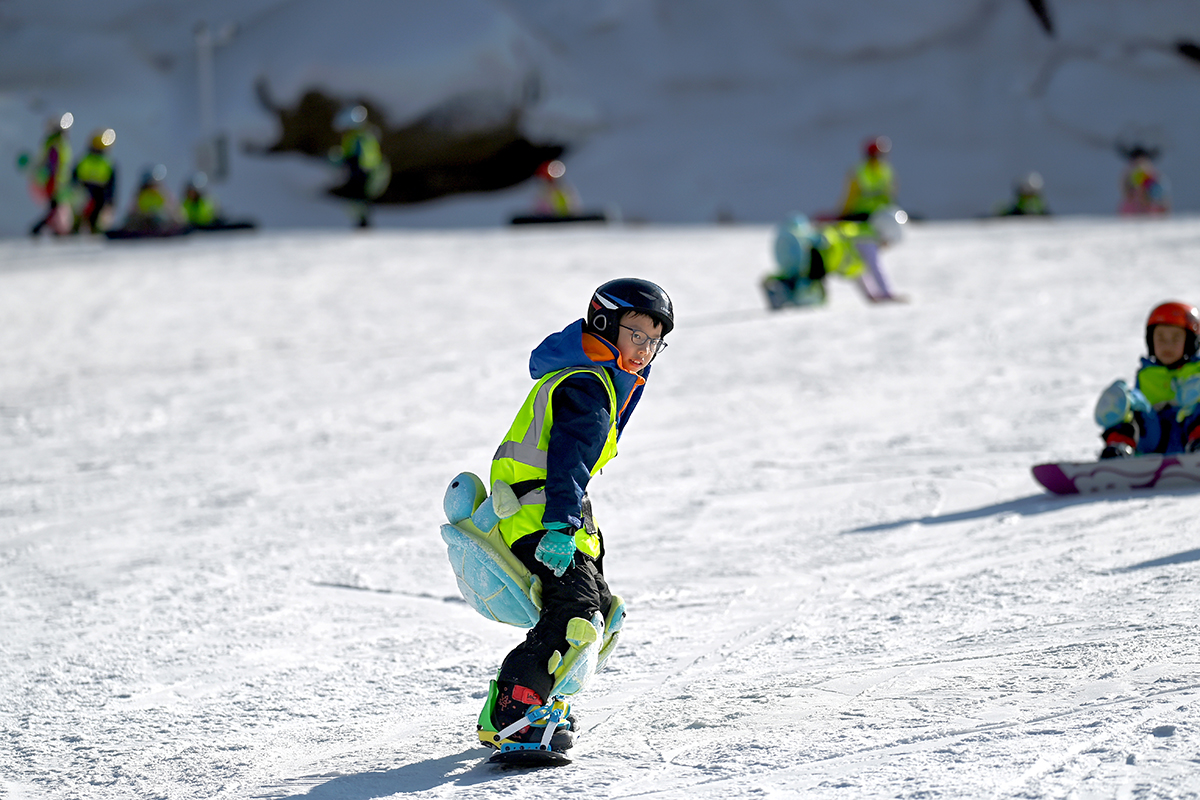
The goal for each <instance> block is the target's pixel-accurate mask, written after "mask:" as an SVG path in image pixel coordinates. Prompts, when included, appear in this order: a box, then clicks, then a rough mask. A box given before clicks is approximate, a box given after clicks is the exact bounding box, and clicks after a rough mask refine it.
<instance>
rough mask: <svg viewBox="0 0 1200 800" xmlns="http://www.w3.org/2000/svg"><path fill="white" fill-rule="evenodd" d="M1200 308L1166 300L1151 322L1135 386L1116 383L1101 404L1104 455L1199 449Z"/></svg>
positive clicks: (1098, 420) (1099, 419)
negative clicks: (1199, 354)
mask: <svg viewBox="0 0 1200 800" xmlns="http://www.w3.org/2000/svg"><path fill="white" fill-rule="evenodd" d="M1198 347H1200V311H1198V310H1197V309H1196V307H1195V306H1191V305H1188V304H1187V303H1179V302H1169V303H1162V304H1161V305H1159V306H1157V307H1155V308H1154V310H1153V311H1151V312H1150V317H1149V318H1148V319H1147V320H1146V348H1147V350H1148V351H1149V357H1146V358H1143V359H1142V365H1141V368H1140V369H1138V372H1137V378H1136V380H1135V382H1134V383H1135V385H1134V386H1133V387H1130V386H1128V385H1127V384H1126V383H1125V381H1120V380H1119V381H1116V382H1115V383H1113V384H1112V385H1111V386H1109V387H1108V388H1107V389H1105V390H1104V393H1103V394H1101V395H1100V399H1099V401H1097V403H1096V423H1097V424H1098V425H1100V427H1101V428H1103V429H1104V432H1103V433H1102V434H1101V436H1102V437H1103V439H1104V450H1103V451H1102V452H1101V453H1100V457H1101V458H1119V457H1123V456H1132V455H1137V454H1142V453H1182V452H1194V451H1197V450H1200V358H1198V357H1197V355H1198V349H1197V348H1198Z"/></svg>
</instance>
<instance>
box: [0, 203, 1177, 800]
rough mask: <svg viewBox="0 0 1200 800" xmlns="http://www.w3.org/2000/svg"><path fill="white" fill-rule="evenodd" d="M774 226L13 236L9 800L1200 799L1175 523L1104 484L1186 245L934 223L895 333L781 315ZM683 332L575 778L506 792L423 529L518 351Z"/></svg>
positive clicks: (620, 496)
mask: <svg viewBox="0 0 1200 800" xmlns="http://www.w3.org/2000/svg"><path fill="white" fill-rule="evenodd" d="M770 242H771V231H770V229H769V228H768V227H766V226H729V227H700V226H697V227H643V228H633V227H629V228H625V227H609V228H576V229H571V230H568V229H553V230H520V229H514V230H501V229H492V230H465V231H455V232H448V231H432V232H431V231H424V232H422V231H407V232H405V231H388V232H385V231H373V232H368V233H365V234H355V233H351V232H345V233H342V232H335V233H330V232H326V233H308V234H296V233H282V232H273V233H259V234H253V233H251V234H224V235H211V236H210V237H209V238H202V237H201V236H200V235H193V236H191V237H186V238H184V239H180V240H177V241H163V242H153V243H137V244H118V243H104V242H96V241H71V242H41V243H32V242H27V241H23V240H9V241H0V265H2V266H0V318H3V319H4V321H5V323H4V325H3V326H0V385H2V386H3V387H4V391H3V395H2V396H0V708H2V709H3V710H4V712H3V714H2V715H0V795H4V796H6V797H9V798H12V799H13V800H33V799H34V798H37V799H39V800H40V799H41V798H48V799H50V800H57V799H59V798H62V799H63V800H66V799H67V798H95V799H96V800H127V799H128V798H169V799H171V800H175V799H176V798H178V800H195V799H196V798H228V799H230V800H232V799H233V798H275V799H276V800H278V799H279V798H313V799H314V800H368V798H447V797H455V798H496V797H512V798H525V797H528V798H547V797H555V796H561V795H563V794H585V795H586V796H588V797H607V798H632V797H637V798H689V800H701V799H704V798H730V797H749V796H755V797H795V796H801V795H802V796H805V797H818V798H850V797H853V798H863V797H888V798H892V797H905V798H916V797H923V798H929V797H942V798H958V797H996V798H1016V797H1021V798H1027V797H1073V798H1113V797H1117V798H1126V797H1139V798H1150V797H1164V798H1165V797H1195V796H1197V794H1198V793H1200V769H1198V768H1197V763H1198V761H1200V724H1198V721H1200V715H1198V713H1197V712H1198V711H1200V624H1198V621H1197V606H1196V597H1197V595H1198V591H1200V580H1198V579H1197V574H1198V571H1200V549H1198V548H1200V535H1198V533H1197V531H1198V528H1200V526H1198V525H1197V514H1198V512H1200V497H1198V496H1197V494H1195V493H1186V492H1156V493H1141V494H1123V495H1112V496H1088V497H1081V498H1075V499H1069V498H1059V497H1054V496H1050V495H1047V494H1045V493H1044V492H1043V491H1042V490H1041V489H1040V488H1039V487H1038V486H1037V485H1036V484H1035V483H1034V482H1033V480H1032V479H1031V477H1030V474H1029V468H1030V466H1031V465H1032V464H1035V463H1038V462H1041V461H1045V460H1051V459H1064V458H1074V459H1080V458H1088V457H1091V456H1093V455H1094V454H1095V453H1096V452H1097V451H1098V449H1099V444H1100V443H1099V439H1098V438H1097V436H1096V433H1097V431H1096V428H1095V425H1094V424H1093V422H1092V420H1091V410H1092V405H1093V403H1094V401H1095V397H1096V395H1097V394H1098V393H1099V392H1100V391H1101V390H1102V389H1103V388H1104V387H1105V386H1106V385H1107V384H1108V383H1109V382H1111V381H1112V380H1114V379H1115V378H1118V377H1124V378H1126V379H1130V378H1132V375H1133V371H1134V369H1135V367H1136V364H1137V359H1138V357H1139V355H1140V354H1141V352H1142V350H1143V342H1142V336H1143V330H1142V326H1143V324H1144V320H1145V317H1146V314H1147V312H1148V311H1149V309H1150V308H1151V307H1152V306H1153V305H1154V304H1156V303H1157V302H1160V301H1162V300H1167V299H1183V300H1190V301H1192V302H1195V301H1196V300H1200V296H1198V294H1197V284H1196V274H1197V273H1196V264H1197V263H1200V219H1197V218H1176V219H1171V220H1154V221H1127V220H1126V221H1118V220H1112V219H1100V218H1094V219H1093V218H1074V219H1066V218H1064V219H1056V220H1025V221H1019V220H1003V221H995V222H990V223H989V222H957V223H952V222H944V223H927V224H925V225H921V226H916V227H912V230H910V231H909V233H908V235H907V237H906V239H905V240H904V241H903V242H901V243H900V244H899V245H897V246H896V247H894V248H893V249H891V250H889V251H887V252H885V253H884V256H883V263H884V266H885V268H886V270H887V271H888V272H889V273H890V276H891V278H892V280H893V281H894V283H895V284H896V286H897V287H898V289H899V290H900V291H902V292H904V293H905V294H907V295H908V296H909V298H910V302H908V303H903V304H890V305H868V304H867V303H865V302H864V301H863V300H862V298H861V297H860V296H859V295H858V294H857V292H856V291H855V289H854V287H853V286H852V285H850V284H848V283H844V282H834V283H832V284H831V286H830V289H831V297H830V301H829V303H828V304H827V305H826V306H825V307H823V308H820V309H816V310H809V311H793V312H780V313H769V312H767V311H766V310H764V303H763V302H762V298H761V297H760V295H759V292H758V287H757V282H758V280H759V278H760V277H761V276H762V275H763V274H764V273H765V272H766V271H767V270H768V268H769V266H770V263H769V251H770ZM624 275H633V276H641V277H646V278H649V279H651V280H654V281H656V282H658V283H660V284H661V285H662V286H664V287H665V288H666V289H667V290H668V291H669V292H670V293H671V295H672V297H673V299H674V301H675V304H676V308H677V326H676V329H675V331H674V333H673V334H672V335H671V337H670V345H671V346H670V349H669V350H667V351H665V352H664V353H663V354H662V356H661V357H660V359H659V360H658V363H656V364H655V368H654V374H653V375H652V377H651V381H650V384H649V386H648V391H647V393H646V396H645V398H644V399H643V402H642V405H641V406H640V407H639V409H638V411H637V413H636V414H635V416H634V418H633V421H632V423H631V424H630V426H629V428H628V430H627V431H626V435H625V436H624V438H623V440H622V443H621V449H622V453H621V456H620V457H619V458H618V459H617V460H616V461H614V462H613V463H612V464H611V465H609V467H608V468H606V469H605V470H604V473H603V475H601V476H600V477H598V478H597V479H596V480H595V481H594V482H593V484H592V495H593V498H594V502H595V505H596V508H597V513H598V517H599V519H600V521H601V523H602V525H603V528H604V530H605V533H606V537H607V539H606V540H607V543H608V548H609V553H608V556H607V559H606V570H607V573H608V576H609V579H610V582H611V584H612V586H613V587H614V589H615V591H617V592H618V593H619V594H621V595H622V596H623V597H624V598H625V599H626V601H627V603H628V607H629V619H628V621H627V624H626V627H625V633H624V638H623V640H622V643H621V646H620V648H619V649H618V651H617V653H616V655H615V656H614V657H613V660H612V661H611V662H610V665H609V668H608V670H607V671H606V672H605V673H603V674H602V675H600V676H598V677H597V679H596V680H595V681H594V682H593V684H592V686H591V688H589V690H588V691H587V692H586V693H584V694H583V695H581V696H579V697H578V699H577V703H576V710H577V713H578V715H579V718H580V724H581V728H582V736H581V739H580V741H579V743H578V746H577V747H576V749H575V750H574V754H575V758H576V760H575V763H574V764H573V765H571V766H569V767H565V768H562V769H557V770H547V771H540V772H505V771H501V770H500V769H499V768H496V767H493V766H490V765H488V764H487V763H486V759H487V756H488V751H487V750H485V749H484V748H482V747H481V746H479V745H478V743H477V742H476V740H475V718H476V715H477V714H478V711H479V708H480V706H481V705H482V703H483V700H484V694H485V690H486V686H487V682H488V679H489V678H490V677H492V675H493V674H494V671H495V669H496V667H497V665H498V664H499V662H500V659H501V658H502V657H503V655H504V654H505V653H506V652H507V650H508V649H509V648H510V647H512V646H513V645H514V644H515V643H516V642H517V641H519V639H520V637H521V636H522V635H523V634H522V632H521V631H520V630H517V629H515V628H509V627H505V626H502V625H499V624H497V623H493V622H488V621H486V620H485V619H483V618H482V617H481V616H479V615H478V614H476V613H475V612H474V611H473V610H471V609H470V608H469V607H468V606H467V605H466V604H465V603H464V602H462V600H461V599H460V598H459V597H458V594H457V590H456V586H455V582H454V577H453V575H452V573H451V570H450V566H449V563H448V561H447V560H446V554H445V547H444V545H443V543H442V541H441V539H440V537H439V535H438V527H439V525H440V524H441V523H442V521H443V517H442V512H441V498H442V493H443V490H444V488H445V486H446V484H447V483H448V482H449V480H450V479H451V478H452V477H453V476H454V475H455V474H456V473H458V472H460V471H462V470H471V471H474V472H476V473H478V474H480V475H486V474H487V470H488V465H489V461H490V458H491V455H492V452H493V450H494V448H495V446H496V444H497V443H498V441H499V438H500V436H501V435H502V433H503V431H504V430H506V429H507V427H508V425H509V423H510V422H511V419H512V416H513V414H514V413H515V412H516V409H517V407H518V406H519V404H520V402H521V401H522V399H523V398H524V396H525V394H526V392H527V390H528V388H529V386H530V385H531V381H530V379H529V376H528V373H527V371H526V361H527V357H528V353H529V351H530V350H531V349H532V348H533V347H534V346H535V345H536V344H537V343H538V342H539V341H540V340H541V338H542V337H543V336H544V335H546V334H547V333H549V332H551V331H557V330H558V329H560V328H561V327H563V326H564V325H565V324H567V323H569V322H571V321H572V320H573V319H575V318H577V317H578V316H579V315H580V314H581V313H582V311H583V308H584V306H585V303H586V300H587V298H588V296H589V294H590V292H591V290H592V289H593V288H594V287H595V286H596V285H598V284H599V283H601V282H603V281H605V280H608V279H610V278H614V277H620V276H624Z"/></svg>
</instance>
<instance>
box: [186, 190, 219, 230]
mask: <svg viewBox="0 0 1200 800" xmlns="http://www.w3.org/2000/svg"><path fill="white" fill-rule="evenodd" d="M183 213H184V216H186V217H187V221H188V222H190V223H191V224H193V225H211V224H212V223H214V222H215V221H216V219H217V204H216V202H215V201H213V199H212V198H210V197H206V196H204V195H200V196H199V197H197V198H196V199H195V200H192V199H189V198H186V197H185V198H184V200H183Z"/></svg>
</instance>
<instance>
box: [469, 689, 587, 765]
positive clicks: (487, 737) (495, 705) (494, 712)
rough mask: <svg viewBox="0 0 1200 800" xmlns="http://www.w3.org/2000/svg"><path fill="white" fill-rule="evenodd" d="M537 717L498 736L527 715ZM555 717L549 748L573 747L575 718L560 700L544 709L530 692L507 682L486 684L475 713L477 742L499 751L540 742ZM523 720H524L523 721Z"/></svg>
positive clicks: (569, 706) (532, 692)
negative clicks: (506, 733)
mask: <svg viewBox="0 0 1200 800" xmlns="http://www.w3.org/2000/svg"><path fill="white" fill-rule="evenodd" d="M531 715H532V716H535V717H538V718H537V719H535V720H533V721H532V722H529V724H528V725H526V726H525V727H523V728H520V729H518V730H516V731H514V732H512V733H509V734H508V735H507V736H505V737H503V738H501V736H500V733H501V732H503V731H504V730H505V729H506V728H509V727H511V726H512V725H514V724H516V723H517V722H519V721H521V720H522V719H525V718H526V717H528V716H531ZM554 718H557V721H556V723H555V730H554V733H553V734H551V738H550V749H551V750H556V751H559V752H561V751H563V750H569V749H570V748H571V747H572V746H573V745H574V744H575V717H574V715H572V714H571V704H570V703H568V702H567V701H566V700H564V699H563V698H555V699H554V700H553V701H552V702H551V703H550V704H549V705H548V706H547V705H544V704H543V703H542V698H541V697H540V696H538V694H537V692H535V691H533V690H532V689H527V688H525V687H524V686H519V685H517V684H511V683H503V684H501V683H497V682H496V681H494V680H493V681H491V683H490V684H489V685H488V696H487V701H486V702H485V703H484V704H483V710H482V711H480V712H479V722H478V724H477V725H476V726H475V727H476V730H477V731H478V734H479V741H480V742H481V743H483V744H484V745H486V746H488V747H491V748H493V749H496V750H499V749H500V748H501V747H502V746H504V745H505V744H514V743H520V744H524V743H529V742H540V741H541V740H542V739H543V737H544V736H545V732H546V726H547V724H548V723H549V722H550V720H551V719H554ZM526 721H528V720H527V719H526Z"/></svg>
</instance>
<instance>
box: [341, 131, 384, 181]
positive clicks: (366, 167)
mask: <svg viewBox="0 0 1200 800" xmlns="http://www.w3.org/2000/svg"><path fill="white" fill-rule="evenodd" d="M356 145H357V148H358V167H359V169H361V170H362V171H363V172H370V171H371V170H373V169H375V168H376V167H379V166H380V165H382V164H383V150H381V149H380V147H379V140H378V139H376V138H375V137H374V136H372V135H371V134H369V133H366V132H364V131H357V130H351V131H346V133H345V134H344V135H343V136H342V160H343V161H348V160H349V159H350V158H351V157H352V156H353V155H354V150H355V146H356Z"/></svg>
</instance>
